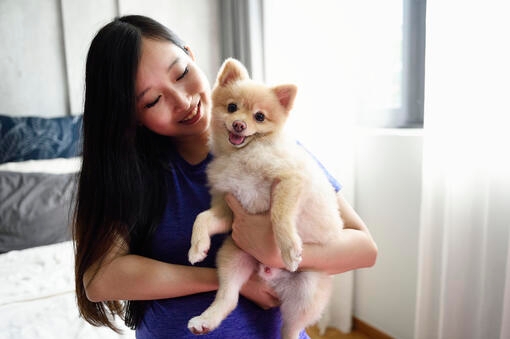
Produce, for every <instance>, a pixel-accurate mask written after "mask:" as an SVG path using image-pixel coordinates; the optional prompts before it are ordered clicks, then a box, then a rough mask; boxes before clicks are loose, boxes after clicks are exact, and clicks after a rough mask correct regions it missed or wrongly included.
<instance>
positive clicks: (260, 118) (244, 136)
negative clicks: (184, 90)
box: [211, 59, 297, 153]
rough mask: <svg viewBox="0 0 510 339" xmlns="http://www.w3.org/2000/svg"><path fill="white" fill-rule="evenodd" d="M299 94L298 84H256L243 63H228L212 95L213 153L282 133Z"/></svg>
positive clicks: (226, 150)
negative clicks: (270, 85)
mask: <svg viewBox="0 0 510 339" xmlns="http://www.w3.org/2000/svg"><path fill="white" fill-rule="evenodd" d="M296 91H297V88H296V86H294V85H280V86H276V87H269V86H266V85H264V84H261V83H257V82H255V81H252V80H251V79H249V77H248V73H247V71H246V69H245V68H244V66H243V65H242V64H241V63H239V62H238V61H236V60H233V59H229V60H227V61H226V62H225V63H224V64H223V66H222V68H221V69H220V71H219V75H218V79H217V81H216V84H215V86H214V89H213V92H212V101H213V109H212V124H211V128H212V138H213V139H212V140H213V143H212V145H213V151H216V153H219V152H230V151H233V150H235V149H239V148H243V147H246V146H247V145H249V144H250V143H251V142H252V141H254V140H257V139H260V138H267V137H270V136H271V135H274V134H275V133H277V132H279V131H280V130H281V129H282V128H283V126H284V124H285V121H286V120H287V117H288V114H289V111H290V109H291V107H292V104H293V101H294V98H295V95H296Z"/></svg>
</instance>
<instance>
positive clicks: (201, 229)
mask: <svg viewBox="0 0 510 339" xmlns="http://www.w3.org/2000/svg"><path fill="white" fill-rule="evenodd" d="M231 229H232V212H231V211H230V209H229V208H228V205H227V204H226V203H225V200H224V199H223V196H213V197H212V201H211V208H210V209H208V210H206V211H204V212H202V213H200V214H199V215H198V216H197V218H196V219H195V223H194V224H193V232H192V234H191V247H190V249H189V252H188V260H189V262H190V263H192V264H196V263H197V262H200V261H202V260H204V259H205V257H207V252H208V251H209V248H210V247H211V236H212V235H214V234H219V233H227V232H229V231H230V230H231Z"/></svg>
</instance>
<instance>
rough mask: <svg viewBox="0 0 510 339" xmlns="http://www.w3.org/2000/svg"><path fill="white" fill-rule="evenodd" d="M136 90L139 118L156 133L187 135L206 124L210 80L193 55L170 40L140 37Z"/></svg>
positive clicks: (208, 117)
mask: <svg viewBox="0 0 510 339" xmlns="http://www.w3.org/2000/svg"><path fill="white" fill-rule="evenodd" d="M190 54H191V53H190ZM135 91H136V92H135V93H136V111H137V118H138V121H139V123H141V124H143V125H144V126H145V127H147V128H149V129H150V130H152V131H153V132H155V133H158V134H161V135H166V136H172V137H175V138H179V137H189V136H194V135H200V134H202V133H204V132H205V131H206V130H207V128H208V127H209V120H210V87H209V82H208V81H207V78H206V77H205V75H204V73H203V72H202V70H201V69H200V68H199V67H198V66H197V65H196V64H195V62H194V57H193V55H192V54H191V55H188V54H186V53H185V52H184V51H183V50H182V49H181V48H179V47H177V46H176V45H174V44H173V43H171V42H167V41H158V40H152V39H146V38H143V39H142V56H141V59H140V63H139V65H138V71H137V74H136V86H135Z"/></svg>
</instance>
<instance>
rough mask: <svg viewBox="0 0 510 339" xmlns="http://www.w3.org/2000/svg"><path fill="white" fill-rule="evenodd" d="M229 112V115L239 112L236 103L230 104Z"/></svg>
mask: <svg viewBox="0 0 510 339" xmlns="http://www.w3.org/2000/svg"><path fill="white" fill-rule="evenodd" d="M227 110H228V112H229V113H234V112H235V111H237V105H236V104H234V103H231V104H228V106H227Z"/></svg>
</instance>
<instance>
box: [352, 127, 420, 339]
mask: <svg viewBox="0 0 510 339" xmlns="http://www.w3.org/2000/svg"><path fill="white" fill-rule="evenodd" d="M421 160H422V135H421V131H420V130H365V131H363V130H362V131H360V135H359V137H358V143H357V148H356V169H355V178H356V193H355V197H356V201H355V207H356V210H357V212H358V213H359V214H360V215H361V217H362V218H363V220H364V221H365V222H366V223H367V225H368V227H369V228H370V231H371V233H372V235H373V237H374V238H375V240H376V242H377V245H378V248H379V255H378V259H377V263H376V265H375V266H374V267H372V268H370V269H362V270H358V271H356V273H355V296H354V315H355V316H356V317H357V318H359V319H361V320H363V321H365V322H367V323H368V324H370V325H372V326H374V327H376V328H378V329H380V330H382V331H383V332H385V333H387V334H389V335H391V336H393V337H395V338H399V339H407V338H412V337H413V334H414V316H415V305H416V286H417V272H418V270H417V262H418V235H419V221H420V199H421Z"/></svg>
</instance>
